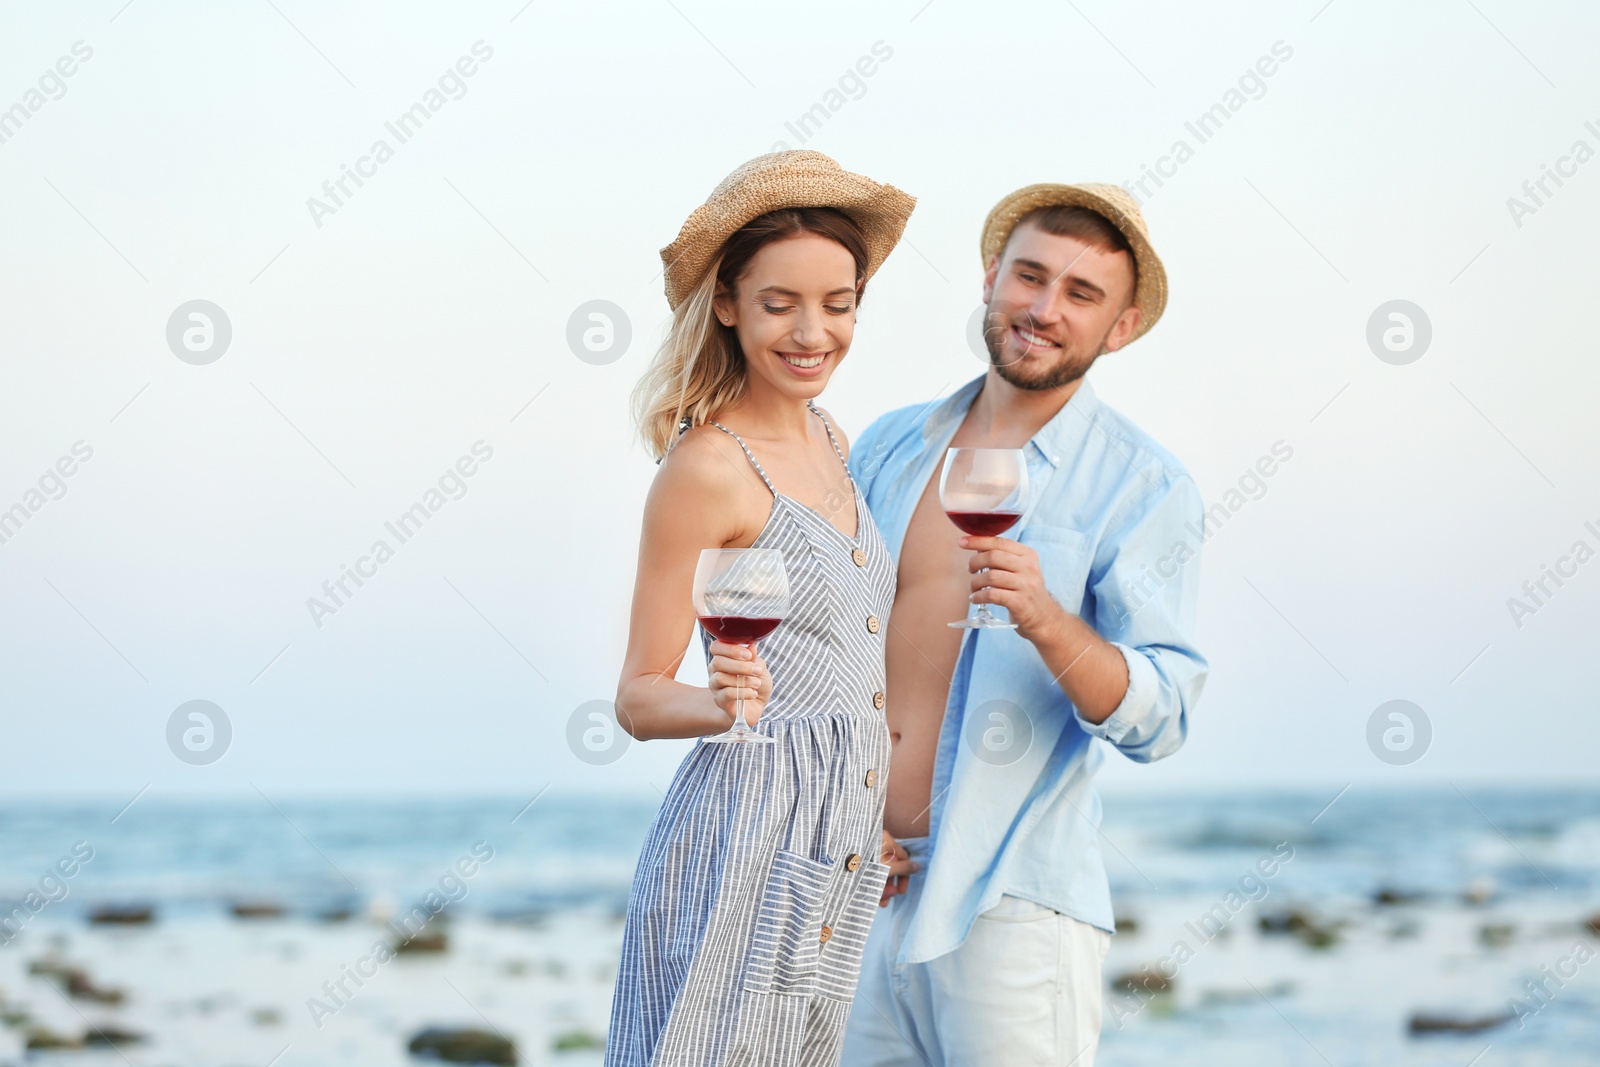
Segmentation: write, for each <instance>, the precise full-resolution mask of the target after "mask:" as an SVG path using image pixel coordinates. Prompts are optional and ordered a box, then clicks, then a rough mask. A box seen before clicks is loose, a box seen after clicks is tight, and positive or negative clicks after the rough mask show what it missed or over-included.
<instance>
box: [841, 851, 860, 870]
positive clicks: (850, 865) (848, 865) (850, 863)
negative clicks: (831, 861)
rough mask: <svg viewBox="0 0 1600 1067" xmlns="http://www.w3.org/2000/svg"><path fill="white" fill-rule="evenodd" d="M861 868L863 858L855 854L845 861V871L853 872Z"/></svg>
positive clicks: (851, 854)
mask: <svg viewBox="0 0 1600 1067" xmlns="http://www.w3.org/2000/svg"><path fill="white" fill-rule="evenodd" d="M860 866H861V857H860V856H859V855H857V854H856V853H854V852H852V853H850V858H849V859H847V860H845V861H844V869H845V870H847V871H853V870H855V869H856V868H858V867H860Z"/></svg>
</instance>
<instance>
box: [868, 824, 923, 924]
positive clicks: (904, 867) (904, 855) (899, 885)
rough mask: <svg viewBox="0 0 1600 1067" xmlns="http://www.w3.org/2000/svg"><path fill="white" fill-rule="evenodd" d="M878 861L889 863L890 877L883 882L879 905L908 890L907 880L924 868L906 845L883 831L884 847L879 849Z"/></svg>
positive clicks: (884, 904) (882, 905)
mask: <svg viewBox="0 0 1600 1067" xmlns="http://www.w3.org/2000/svg"><path fill="white" fill-rule="evenodd" d="M878 862H879V863H886V864H888V865H889V877H888V878H887V879H886V880H885V881H884V883H883V895H882V896H881V897H879V898H878V907H880V908H881V907H884V906H886V905H887V904H888V903H889V898H890V897H897V896H900V895H901V894H903V893H904V892H905V891H906V888H907V885H906V880H907V879H908V878H910V877H911V873H912V872H913V871H920V870H922V864H920V863H917V862H915V861H913V860H912V858H911V854H910V853H908V852H907V851H906V848H905V846H904V845H902V844H901V843H900V842H898V841H896V840H895V839H894V838H893V837H891V836H890V835H889V831H887V830H885V831H883V847H882V848H881V849H879V851H878Z"/></svg>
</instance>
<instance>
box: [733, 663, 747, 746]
mask: <svg viewBox="0 0 1600 1067" xmlns="http://www.w3.org/2000/svg"><path fill="white" fill-rule="evenodd" d="M744 647H745V648H749V647H750V646H749V645H745V646H744ZM733 708H734V712H733V728H732V729H733V732H734V733H736V734H742V733H745V732H746V731H748V730H749V729H750V724H749V723H747V722H745V721H744V685H743V684H742V679H741V684H740V686H739V695H738V696H736V697H734V699H733Z"/></svg>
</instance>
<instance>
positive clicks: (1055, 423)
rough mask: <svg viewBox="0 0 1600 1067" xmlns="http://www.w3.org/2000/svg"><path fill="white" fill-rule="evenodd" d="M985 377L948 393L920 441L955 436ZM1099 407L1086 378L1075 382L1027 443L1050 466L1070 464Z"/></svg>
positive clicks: (924, 425)
mask: <svg viewBox="0 0 1600 1067" xmlns="http://www.w3.org/2000/svg"><path fill="white" fill-rule="evenodd" d="M987 377H988V372H985V373H983V374H980V375H978V376H977V377H976V378H974V379H972V380H971V381H970V382H967V383H966V384H965V385H963V386H962V387H961V388H959V389H957V390H956V391H955V392H954V393H951V394H950V396H949V397H947V398H946V399H945V401H944V403H942V404H940V405H939V407H938V408H936V409H935V410H934V412H933V414H932V415H930V416H929V417H928V419H927V421H926V422H924V423H923V424H922V439H923V441H924V442H927V441H930V440H933V439H934V438H937V437H939V436H943V437H944V439H945V440H949V439H950V438H951V437H953V436H955V431H956V427H957V426H959V425H961V420H962V419H964V418H966V415H967V412H968V411H969V410H970V409H971V407H972V402H973V401H974V400H976V399H977V397H978V394H979V393H980V392H982V391H983V383H984V380H985V379H986V378H987ZM1099 408H1100V398H1099V397H1098V396H1097V395H1096V394H1095V391H1094V388H1093V387H1092V386H1090V384H1089V379H1088V378H1086V377H1085V378H1082V379H1079V381H1078V388H1077V389H1076V390H1074V391H1073V394H1072V398H1071V399H1070V400H1068V401H1067V402H1066V403H1065V404H1063V405H1062V406H1061V410H1060V411H1058V412H1056V413H1055V414H1054V415H1053V416H1051V418H1050V421H1049V422H1047V423H1045V424H1044V425H1043V426H1041V427H1039V432H1038V433H1036V434H1034V435H1033V437H1032V439H1031V440H1030V441H1029V443H1030V444H1032V445H1033V446H1034V448H1036V449H1038V451H1039V454H1040V455H1041V456H1043V457H1044V458H1045V461H1046V462H1048V463H1049V464H1050V465H1051V466H1052V467H1059V466H1060V465H1061V464H1062V463H1064V462H1070V461H1071V458H1072V457H1073V456H1075V455H1077V454H1078V452H1079V451H1080V449H1081V448H1082V446H1083V442H1084V440H1085V439H1086V438H1087V437H1088V436H1089V427H1090V426H1091V425H1093V424H1094V420H1095V416H1096V415H1097V414H1098V412H1099Z"/></svg>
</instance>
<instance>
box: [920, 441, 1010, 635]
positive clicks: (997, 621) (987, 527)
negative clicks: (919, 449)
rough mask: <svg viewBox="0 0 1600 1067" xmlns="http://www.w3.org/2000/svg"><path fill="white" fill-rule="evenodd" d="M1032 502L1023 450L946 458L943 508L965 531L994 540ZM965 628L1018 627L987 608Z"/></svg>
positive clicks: (967, 451)
mask: <svg viewBox="0 0 1600 1067" xmlns="http://www.w3.org/2000/svg"><path fill="white" fill-rule="evenodd" d="M1027 504H1028V459H1027V456H1026V455H1025V454H1024V453H1023V451H1022V449H1020V448H952V449H949V450H948V451H947V452H945V455H944V473H943V474H942V475H940V478H939V506H940V507H942V508H944V513H945V514H946V515H948V516H949V517H950V521H951V522H953V523H955V524H956V526H958V527H960V529H961V531H962V532H963V533H966V534H970V535H972V536H974V537H994V536H996V535H997V534H1000V533H1003V532H1004V531H1006V530H1009V529H1011V527H1013V526H1015V525H1016V523H1017V520H1018V519H1020V518H1021V517H1022V513H1023V511H1024V510H1026V508H1027ZM950 625H951V626H955V627H958V628H961V629H977V630H988V629H1011V630H1014V629H1016V624H1015V623H1011V622H1007V621H1006V620H1004V619H1002V618H1000V617H999V616H997V615H995V614H994V613H993V612H991V611H990V610H989V605H988V604H979V605H978V610H977V611H975V612H973V613H972V614H970V615H968V616H967V617H966V618H965V619H962V620H960V621H959V622H953V623H951V624H950Z"/></svg>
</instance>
